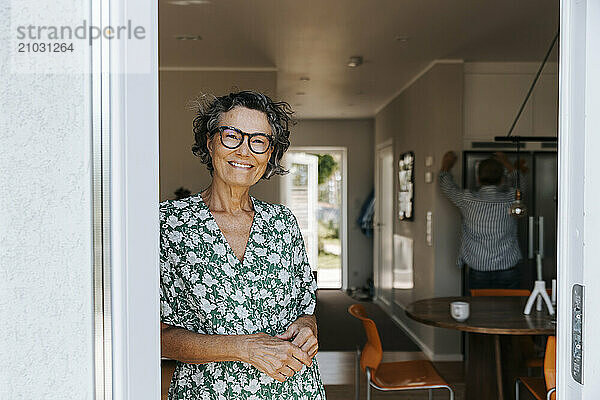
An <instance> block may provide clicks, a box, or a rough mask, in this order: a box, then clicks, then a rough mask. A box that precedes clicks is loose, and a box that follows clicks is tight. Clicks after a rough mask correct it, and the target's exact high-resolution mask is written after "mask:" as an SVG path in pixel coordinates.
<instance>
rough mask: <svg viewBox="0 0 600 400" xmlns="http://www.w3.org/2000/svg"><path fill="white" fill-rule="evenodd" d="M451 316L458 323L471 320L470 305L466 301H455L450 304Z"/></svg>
mask: <svg viewBox="0 0 600 400" xmlns="http://www.w3.org/2000/svg"><path fill="white" fill-rule="evenodd" d="M450 315H452V318H454V319H455V320H457V321H458V322H462V321H465V320H466V319H467V318H469V303H467V302H464V301H453V302H452V303H450Z"/></svg>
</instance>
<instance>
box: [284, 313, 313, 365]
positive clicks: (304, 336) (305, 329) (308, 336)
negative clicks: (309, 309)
mask: <svg viewBox="0 0 600 400" xmlns="http://www.w3.org/2000/svg"><path fill="white" fill-rule="evenodd" d="M276 337H277V338H279V339H282V340H291V341H292V344H294V345H296V346H298V347H299V348H300V349H302V351H304V352H306V354H308V356H309V357H310V358H311V359H312V358H313V357H314V356H315V355H316V354H317V351H318V350H319V342H318V341H317V321H316V319H315V317H314V315H303V316H302V317H300V318H298V319H297V320H295V321H294V322H292V324H291V325H290V326H289V327H288V328H287V330H286V331H285V332H283V333H282V334H281V335H277V336H276Z"/></svg>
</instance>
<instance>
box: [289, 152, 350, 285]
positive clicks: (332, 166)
mask: <svg viewBox="0 0 600 400" xmlns="http://www.w3.org/2000/svg"><path fill="white" fill-rule="evenodd" d="M284 165H286V168H287V169H288V170H289V174H287V175H285V176H284V177H283V178H282V180H281V181H282V182H281V185H280V188H281V189H280V190H281V192H280V197H281V203H282V204H285V205H286V206H288V207H289V208H290V210H292V212H293V213H294V215H295V216H296V218H297V219H298V225H299V226H300V231H301V232H302V237H303V238H304V244H305V246H306V253H307V255H308V260H309V263H310V265H311V267H312V269H313V272H314V273H316V276H317V287H318V288H319V289H340V288H342V287H343V286H344V277H345V276H346V275H347V274H346V273H345V271H347V267H346V265H347V263H346V261H345V260H346V253H347V252H346V237H347V231H346V226H347V224H346V208H347V206H346V149H345V148H336V147H305V148H291V149H290V150H288V152H287V153H286V155H285V156H284Z"/></svg>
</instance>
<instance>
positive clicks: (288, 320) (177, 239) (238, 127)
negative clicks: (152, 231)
mask: <svg viewBox="0 0 600 400" xmlns="http://www.w3.org/2000/svg"><path fill="white" fill-rule="evenodd" d="M290 115H291V111H290V108H289V105H288V104H287V103H284V102H280V103H276V102H273V101H272V100H271V99H270V98H269V97H267V96H265V95H263V94H261V93H256V92H251V91H243V92H238V93H231V94H229V95H227V96H223V97H218V98H216V99H214V100H213V101H212V102H210V103H206V104H203V105H201V106H200V108H199V111H198V114H197V116H196V118H195V119H194V123H193V126H194V134H195V143H194V145H193V146H192V151H193V153H194V154H195V155H197V156H198V157H200V159H201V160H202V162H203V163H205V164H206V166H207V168H208V169H209V171H210V172H211V176H212V182H211V183H210V185H209V186H208V188H206V189H205V190H203V191H201V192H199V193H197V194H195V195H192V196H190V197H188V198H185V199H183V200H170V201H165V202H163V203H161V204H160V217H161V220H160V223H161V241H160V249H161V251H160V255H161V321H162V322H161V350H162V355H163V356H164V357H168V358H171V359H174V360H177V361H178V362H177V367H176V369H175V373H174V374H173V378H172V380H171V386H170V388H169V399H170V400H171V399H186V400H188V399H219V400H221V399H253V400H257V399H278V400H279V399H306V400H313V399H322V400H324V399H325V392H324V390H323V385H322V382H321V377H320V373H319V369H318V366H317V363H316V359H314V356H315V355H316V353H317V348H318V344H317V324H316V320H315V317H314V315H313V313H314V308H315V301H316V298H315V286H316V285H315V283H314V280H313V278H312V274H311V270H310V266H309V264H308V261H307V257H306V251H305V248H304V243H303V240H302V235H301V234H300V230H299V229H298V224H297V222H296V219H295V217H294V215H293V214H292V213H291V212H290V210H289V209H287V208H286V207H285V206H281V205H275V204H269V203H266V202H263V201H260V200H258V199H255V198H254V197H252V196H250V194H249V192H248V191H249V189H250V187H251V186H252V185H254V184H255V183H257V182H258V181H259V180H261V179H268V178H269V177H271V176H272V175H273V174H282V173H285V170H284V169H283V168H282V166H281V164H280V161H281V157H282V156H283V154H284V152H285V151H286V150H287V148H288V147H289V130H288V123H289V121H290Z"/></svg>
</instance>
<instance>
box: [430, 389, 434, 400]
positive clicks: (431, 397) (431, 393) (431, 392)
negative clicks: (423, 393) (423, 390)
mask: <svg viewBox="0 0 600 400" xmlns="http://www.w3.org/2000/svg"><path fill="white" fill-rule="evenodd" d="M429 400H433V389H429Z"/></svg>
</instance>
